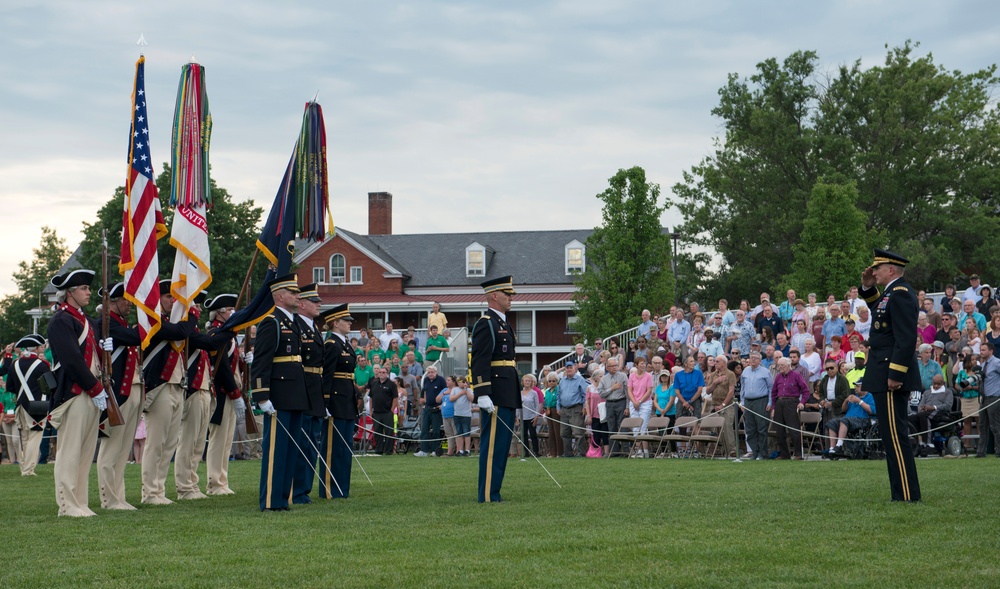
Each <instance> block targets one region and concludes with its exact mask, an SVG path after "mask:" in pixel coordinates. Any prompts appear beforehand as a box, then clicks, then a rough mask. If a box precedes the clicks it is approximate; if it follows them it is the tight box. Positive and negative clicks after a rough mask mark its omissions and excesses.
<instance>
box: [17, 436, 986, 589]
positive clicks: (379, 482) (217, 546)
mask: <svg viewBox="0 0 1000 589" xmlns="http://www.w3.org/2000/svg"><path fill="white" fill-rule="evenodd" d="M362 460H363V464H364V466H365V468H366V469H367V470H368V473H369V475H370V476H371V478H372V481H374V486H369V485H368V483H367V481H366V480H365V478H364V476H363V475H362V474H361V472H360V471H359V470H358V468H357V466H355V468H354V475H353V477H354V478H353V485H352V489H351V498H350V499H348V500H346V501H335V502H323V503H320V502H317V503H314V504H313V505H307V506H295V507H294V508H293V511H291V512H285V513H261V512H260V511H258V509H257V481H258V476H259V469H260V463H259V462H232V463H230V464H231V469H230V475H231V486H232V488H233V489H234V490H235V491H236V492H237V495H236V496H232V497H210V498H208V499H203V500H200V501H194V502H185V503H178V504H175V505H172V506H167V507H144V508H140V510H139V511H137V512H106V511H103V510H98V509H96V507H95V506H97V505H99V502H98V499H97V491H96V470H95V471H93V473H92V478H91V486H90V493H91V507H94V508H95V510H96V511H98V512H99V516H98V517H94V518H84V519H70V518H57V517H56V516H55V513H56V506H55V500H54V497H53V481H52V468H53V467H52V466H51V465H46V466H41V467H39V469H38V470H39V476H37V477H34V478H21V477H20V476H19V474H18V472H17V468H16V467H14V466H4V467H0V490H2V491H0V512H2V513H3V514H4V526H3V534H2V537H3V547H2V549H0V554H2V555H3V556H2V558H0V584H2V585H3V586H5V587H92V586H93V587H102V588H111V587H142V588H149V587H338V588H341V587H387V588H388V587H559V588H571V587H572V588H576V587H727V588H731V587H820V586H822V587H949V588H954V587H997V586H998V585H1000V565H998V560H997V554H998V549H1000V534H998V532H997V529H996V526H995V525H993V524H991V523H990V522H992V521H993V520H994V518H995V512H996V504H997V498H996V497H997V491H998V482H1000V477H998V473H1000V461H998V460H997V459H995V458H992V457H991V458H988V459H985V460H972V459H962V460H940V459H938V460H922V461H919V462H918V469H919V473H920V479H921V484H922V488H923V493H924V502H923V503H922V504H917V505H908V504H898V503H890V502H889V501H888V500H887V498H888V483H887V478H886V473H885V463H884V462H847V461H838V462H825V461H823V462H804V463H803V462H798V463H796V462H773V461H767V462H745V463H730V462H727V461H722V460H714V461H707V460H612V461H608V460H586V459H575V460H567V459H556V460H551V459H549V460H545V464H546V466H548V468H549V470H550V471H551V472H552V474H553V475H554V476H555V477H556V478H557V479H558V480H559V482H560V483H562V486H563V488H562V489H559V488H557V487H556V486H555V484H553V482H552V481H551V480H550V479H549V478H548V477H547V476H546V475H545V473H544V472H543V471H542V469H541V468H540V467H539V466H538V464H536V463H534V462H533V461H529V462H520V461H518V460H517V459H512V462H510V464H509V467H508V471H507V479H506V481H505V484H504V497H505V502H504V503H503V504H493V505H480V504H478V503H476V502H475V486H476V468H477V464H478V462H477V460H476V459H475V458H472V459H463V458H437V459H435V458H423V459H420V458H414V457H412V456H397V457H379V458H363V459H362ZM201 476H202V480H204V464H202V471H201ZM168 481H169V482H168V496H172V494H173V492H172V488H173V483H172V481H173V475H172V473H171V477H170V479H168ZM126 485H127V488H128V496H129V501H130V502H133V503H135V504H138V501H139V497H138V495H139V466H137V465H130V466H129V467H128V472H127V480H126Z"/></svg>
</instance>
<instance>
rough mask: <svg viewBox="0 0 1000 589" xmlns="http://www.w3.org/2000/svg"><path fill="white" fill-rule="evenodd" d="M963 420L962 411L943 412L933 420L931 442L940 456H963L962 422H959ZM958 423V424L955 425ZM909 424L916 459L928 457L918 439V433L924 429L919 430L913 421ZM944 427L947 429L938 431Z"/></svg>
mask: <svg viewBox="0 0 1000 589" xmlns="http://www.w3.org/2000/svg"><path fill="white" fill-rule="evenodd" d="M961 418H962V412H961V411H957V412H956V411H942V412H939V413H938V414H937V415H935V416H934V417H932V418H931V420H930V422H931V429H933V430H934V431H933V432H932V433H931V441H932V442H933V443H934V449H935V451H936V452H937V454H938V456H942V457H944V456H959V455H961V454H962V422H961V421H958V420H960V419H961ZM956 421H958V423H955V422H956ZM909 423H910V436H909V437H910V445H912V446H913V456H914V457H915V458H917V457H924V456H927V455H928V454H927V452H926V451H925V449H924V448H923V447H921V446H920V441H919V440H918V439H917V432H918V431H920V430H921V429H922V428H919V426H918V425H917V424H914V423H913V422H912V421H910V422H909ZM942 425H945V426H946V427H943V428H941V429H937V428H939V427H941V426H942Z"/></svg>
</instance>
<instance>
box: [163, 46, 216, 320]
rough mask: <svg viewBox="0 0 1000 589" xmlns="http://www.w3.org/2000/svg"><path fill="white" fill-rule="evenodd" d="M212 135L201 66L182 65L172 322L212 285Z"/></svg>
mask: <svg viewBox="0 0 1000 589" xmlns="http://www.w3.org/2000/svg"><path fill="white" fill-rule="evenodd" d="M211 134H212V115H211V114H209V110H208V95H207V93H206V91H205V68H203V67H202V66H200V65H199V64H197V63H189V64H186V65H184V66H182V67H181V80H180V84H179V86H178V89H177V106H176V108H175V109H174V124H173V133H172V135H171V140H170V145H171V156H170V160H171V178H170V206H171V207H174V209H175V210H174V225H173V228H172V233H171V235H170V245H172V246H174V247H175V248H176V249H177V256H176V257H175V258H174V271H173V275H172V278H171V283H170V293H171V294H172V295H173V296H174V298H175V299H176V302H175V303H174V307H173V309H172V311H171V314H170V320H171V321H173V322H177V321H182V320H183V319H184V318H185V317H187V315H188V311H189V310H190V308H191V306H192V305H193V304H194V298H195V297H196V296H197V295H198V293H200V292H201V291H202V290H203V289H205V288H208V285H209V284H211V283H212V265H211V260H210V258H211V256H210V254H209V247H208V221H207V219H206V217H205V211H206V209H207V207H209V206H211V202H212V194H211V179H210V178H209V174H208V147H209V142H210V139H211Z"/></svg>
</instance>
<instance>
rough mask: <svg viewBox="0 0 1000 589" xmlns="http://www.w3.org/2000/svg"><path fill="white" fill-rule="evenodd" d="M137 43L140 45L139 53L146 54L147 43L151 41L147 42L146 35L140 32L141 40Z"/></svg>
mask: <svg viewBox="0 0 1000 589" xmlns="http://www.w3.org/2000/svg"><path fill="white" fill-rule="evenodd" d="M135 44H136V45H138V46H139V55H145V54H146V45H149V43H147V42H146V35H144V34H143V33H139V40H138V41H136V42H135Z"/></svg>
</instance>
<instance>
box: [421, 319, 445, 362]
mask: <svg viewBox="0 0 1000 589" xmlns="http://www.w3.org/2000/svg"><path fill="white" fill-rule="evenodd" d="M449 349H450V348H449V347H448V340H447V338H445V337H444V336H443V335H438V326H437V325H431V326H430V328H429V329H428V330H427V347H426V348H424V357H425V358H427V361H428V362H437V360H438V359H439V358H440V357H441V352H447V351H448V350H449Z"/></svg>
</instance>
